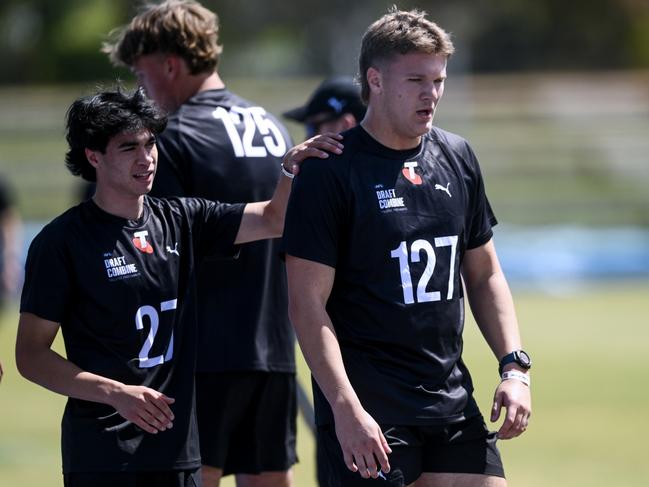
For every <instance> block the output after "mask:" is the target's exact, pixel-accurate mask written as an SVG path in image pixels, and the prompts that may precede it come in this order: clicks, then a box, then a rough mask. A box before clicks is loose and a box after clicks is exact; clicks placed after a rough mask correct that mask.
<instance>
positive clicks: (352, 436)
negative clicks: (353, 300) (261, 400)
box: [286, 255, 392, 478]
mask: <svg viewBox="0 0 649 487" xmlns="http://www.w3.org/2000/svg"><path fill="white" fill-rule="evenodd" d="M286 269H287V273H288V283H289V286H288V287H289V315H290V318H291V322H292V323H293V326H294V327H295V332H296V335H297V338H298V341H299V343H300V348H301V349H302V353H303V354H304V358H305V359H306V362H307V364H308V365H309V368H310V369H311V372H312V374H313V376H314V377H315V380H316V381H317V382H318V385H319V386H320V389H321V390H322V392H323V394H324V395H325V397H326V398H327V401H328V402H329V404H330V405H331V409H332V411H333V414H334V421H335V426H336V435H337V437H338V441H339V442H340V446H341V448H342V451H343V456H344V459H345V464H346V465H347V468H349V469H350V470H351V471H352V472H356V471H358V472H359V473H360V475H361V476H362V477H363V478H369V477H373V478H376V477H377V476H378V472H379V469H380V470H382V471H383V472H389V471H390V463H389V462H388V453H391V452H392V450H391V449H390V447H389V446H388V443H387V441H386V439H385V437H384V436H383V433H382V432H381V429H380V427H379V425H378V424H377V423H376V421H374V419H373V418H372V417H371V416H370V415H369V414H368V413H367V412H366V411H365V409H363V406H362V405H361V403H360V401H359V399H358V396H357V395H356V393H355V392H354V389H353V388H352V385H351V383H350V382H349V378H348V377H347V373H346V372H345V366H344V364H343V360H342V355H341V352H340V345H339V344H338V339H337V337H336V332H335V331H334V328H333V324H332V323H331V319H330V318H329V315H328V314H327V311H326V308H325V307H326V304H327V300H328V299H329V295H330V293H331V288H332V285H333V282H334V276H335V270H334V269H333V268H331V267H329V266H326V265H324V264H320V263H317V262H313V261H309V260H305V259H300V258H297V257H293V256H290V255H288V256H287V257H286ZM377 460H378V464H377Z"/></svg>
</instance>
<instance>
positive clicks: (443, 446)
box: [422, 416, 505, 485]
mask: <svg viewBox="0 0 649 487" xmlns="http://www.w3.org/2000/svg"><path fill="white" fill-rule="evenodd" d="M496 441H497V434H496V432H494V431H491V432H490V431H489V430H488V429H487V426H486V425H485V423H484V419H483V418H482V416H476V417H473V418H470V419H467V420H465V421H462V422H460V423H457V424H452V425H448V426H445V427H442V428H438V427H435V428H430V429H429V430H428V431H427V434H426V438H425V446H424V456H423V460H422V461H423V471H424V472H427V473H449V474H474V475H476V474H477V475H480V476H491V477H502V478H504V477H505V472H504V469H503V464H502V460H501V458H500V452H499V451H498V447H497V446H496ZM470 478H472V477H469V479H470ZM462 485H464V484H462ZM471 485H473V484H471ZM478 485H480V484H478Z"/></svg>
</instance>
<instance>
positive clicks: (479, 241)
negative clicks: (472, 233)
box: [466, 229, 494, 250]
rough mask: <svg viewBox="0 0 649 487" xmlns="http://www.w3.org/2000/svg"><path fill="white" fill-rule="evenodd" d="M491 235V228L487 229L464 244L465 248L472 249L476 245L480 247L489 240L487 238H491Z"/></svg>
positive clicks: (475, 247)
mask: <svg viewBox="0 0 649 487" xmlns="http://www.w3.org/2000/svg"><path fill="white" fill-rule="evenodd" d="M493 236H494V232H493V230H491V229H489V231H488V232H487V233H484V234H482V235H480V236H479V237H477V238H475V239H473V240H471V241H470V242H469V243H468V245H467V246H466V248H467V250H472V249H477V248H478V247H482V246H483V245H484V244H486V243H487V242H489V240H491V239H492V238H493Z"/></svg>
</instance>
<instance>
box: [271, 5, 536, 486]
mask: <svg viewBox="0 0 649 487" xmlns="http://www.w3.org/2000/svg"><path fill="white" fill-rule="evenodd" d="M453 50H454V48H453V44H452V42H451V40H450V38H449V36H448V34H447V33H446V32H445V31H444V30H443V29H441V28H440V27H439V26H438V25H436V24H435V23H433V22H431V21H429V20H427V19H426V17H425V14H424V13H423V12H420V11H416V10H414V11H408V12H406V11H399V10H397V9H396V8H393V9H391V10H390V11H389V12H388V13H387V14H386V15H384V16H383V17H382V18H380V19H379V20H378V21H376V22H375V23H374V24H372V25H371V26H370V27H369V28H368V30H367V31H366V33H365V35H364V37H363V41H362V45H361V53H360V60H359V68H360V80H361V93H362V97H363V99H364V101H365V102H367V114H366V116H365V118H364V119H363V121H362V122H361V124H360V126H359V127H356V128H353V129H351V130H349V131H347V132H344V133H343V134H342V135H343V137H344V144H345V150H344V152H343V153H342V155H339V156H336V157H334V158H333V159H331V160H329V161H327V164H322V163H320V162H319V161H317V160H315V159H314V160H307V161H306V163H305V165H304V166H303V168H302V171H301V174H300V176H299V177H298V178H297V179H296V183H295V184H294V187H293V190H292V193H291V199H290V201H289V208H288V212H287V219H286V226H285V233H284V238H285V242H286V252H287V271H288V276H289V303H290V316H291V320H292V322H293V324H294V326H295V329H296V332H297V336H298V340H299V343H300V346H301V348H302V351H303V353H304V355H305V358H306V360H307V363H308V364H309V367H310V368H311V371H312V374H313V378H314V400H315V407H316V420H317V423H318V438H317V441H318V452H319V457H320V458H319V469H320V472H319V477H320V485H321V486H327V487H342V486H344V487H350V486H355V485H359V486H363V485H366V484H367V485H372V484H376V485H392V486H405V485H411V486H412V485H414V486H417V487H429V486H440V487H441V486H448V485H453V486H485V487H486V486H498V487H501V486H504V485H506V482H505V479H504V470H503V466H502V462H501V459H500V454H499V452H498V449H497V447H496V440H497V439H509V438H513V437H515V436H518V435H520V434H521V433H522V432H523V431H525V429H526V428H527V425H528V421H529V417H530V412H531V400H530V391H529V375H528V369H529V367H530V365H531V362H530V360H529V356H528V355H527V354H526V353H525V352H523V351H522V350H521V339H520V335H519V330H518V324H517V320H516V314H515V311H514V305H513V301H512V297H511V293H510V291H509V288H508V285H507V282H506V280H505V277H504V275H503V273H502V270H501V268H500V265H499V262H498V257H497V255H496V251H495V247H494V244H493V241H492V234H493V232H492V227H493V226H494V225H495V224H496V219H495V217H494V215H493V212H492V211H491V207H490V205H489V202H488V200H487V197H486V195H485V189H484V184H483V180H482V176H481V173H480V168H479V165H478V161H477V159H476V157H475V155H474V153H473V151H472V150H471V148H470V147H469V145H468V143H467V142H466V141H465V140H464V139H462V138H461V137H459V136H457V135H454V134H451V133H449V132H446V131H444V130H441V129H439V128H437V127H434V126H433V116H434V114H435V111H436V109H437V106H438V104H439V102H440V100H441V97H442V94H443V91H444V84H445V80H446V66H447V61H448V59H449V57H450V56H451V54H452V53H453ZM463 283H464V286H465V288H466V293H467V295H468V298H469V303H470V305H471V309H472V311H473V314H474V316H475V318H476V321H477V323H478V326H479V327H480V329H481V331H482V333H483V335H484V337H485V339H486V341H487V343H488V344H489V346H490V347H491V349H492V351H493V353H494V355H495V356H496V358H497V359H498V360H500V365H499V367H498V369H499V373H500V374H501V381H500V383H499V384H498V386H497V388H496V392H495V396H494V402H493V408H492V411H491V420H492V421H496V420H497V419H498V418H499V417H500V414H501V408H504V409H505V419H504V421H503V423H502V424H501V426H500V428H499V429H498V431H497V432H490V431H488V429H487V428H486V425H485V423H484V421H483V418H482V415H481V414H480V411H479V409H478V406H477V404H476V401H475V399H474V397H473V394H472V392H473V385H472V381H471V377H470V374H469V371H468V370H467V368H466V366H465V364H464V362H463V360H462V348H463V343H462V331H463V326H464V287H463ZM367 479H372V480H367ZM368 482H369V483H368Z"/></svg>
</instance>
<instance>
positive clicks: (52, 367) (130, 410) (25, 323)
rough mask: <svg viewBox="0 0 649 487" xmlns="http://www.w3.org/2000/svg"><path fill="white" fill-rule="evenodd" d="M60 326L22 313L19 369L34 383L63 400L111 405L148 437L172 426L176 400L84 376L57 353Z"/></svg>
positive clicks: (144, 389)
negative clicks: (172, 406) (54, 346)
mask: <svg viewBox="0 0 649 487" xmlns="http://www.w3.org/2000/svg"><path fill="white" fill-rule="evenodd" d="M58 330H59V324H58V323H54V322H53V321H49V320H45V319H43V318H40V317H38V316H36V315H34V314H32V313H21V314H20V321H19V323H18V335H17V337H16V365H17V366H18V370H19V371H20V373H21V374H22V375H23V376H24V377H25V378H26V379H29V380H30V381H32V382H35V383H36V384H39V385H41V386H43V387H45V388H47V389H49V390H51V391H54V392H57V393H59V394H63V395H64V396H68V397H73V398H76V399H83V400H86V401H93V402H101V403H105V404H109V405H110V406H112V407H114V408H115V410H116V411H117V412H118V413H119V414H120V415H121V416H122V417H124V418H125V419H127V420H129V421H131V422H133V423H135V424H136V425H138V426H139V427H140V428H142V429H143V430H145V431H147V432H149V433H157V432H158V431H164V430H166V429H168V428H171V427H172V426H173V423H172V421H173V419H174V415H173V413H172V412H171V409H170V408H169V405H170V404H173V402H174V399H172V398H169V397H167V396H165V395H164V394H161V393H160V392H157V391H155V390H153V389H150V388H148V387H144V386H130V385H125V384H122V383H121V382H118V381H115V380H112V379H109V378H107V377H102V376H100V375H97V374H92V373H90V372H85V371H83V370H81V369H80V368H79V367H77V366H76V365H75V364H73V363H72V362H70V361H69V360H67V359H65V358H64V357H62V356H61V355H59V354H58V353H56V352H55V351H54V350H52V348H51V346H52V342H53V341H54V338H55V337H56V334H57V333H58Z"/></svg>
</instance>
